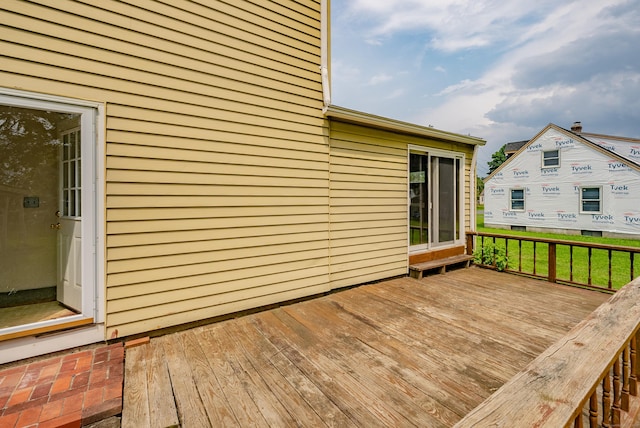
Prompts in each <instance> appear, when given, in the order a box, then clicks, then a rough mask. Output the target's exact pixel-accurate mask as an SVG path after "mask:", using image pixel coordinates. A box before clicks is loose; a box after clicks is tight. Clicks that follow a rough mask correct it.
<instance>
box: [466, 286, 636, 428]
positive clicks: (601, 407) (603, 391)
mask: <svg viewBox="0 0 640 428" xmlns="http://www.w3.org/2000/svg"><path fill="white" fill-rule="evenodd" d="M638 302H640V278H638V279H636V280H635V281H632V282H630V283H629V284H627V285H625V286H624V287H623V288H622V289H621V290H620V291H618V292H617V293H616V294H615V295H613V296H612V297H611V298H610V299H609V301H607V302H605V303H604V304H602V305H601V306H600V307H599V308H598V309H596V310H595V311H594V312H593V313H592V314H591V315H590V316H589V317H588V318H587V319H585V320H584V321H582V322H581V323H579V324H578V325H577V326H575V327H574V328H573V329H572V330H571V331H570V332H569V333H567V335H566V336H564V337H563V338H562V339H560V340H558V341H557V342H556V343H555V344H553V345H552V346H551V347H550V348H548V349H547V350H546V351H545V352H544V353H543V354H541V355H540V356H539V357H538V358H536V359H535V360H534V361H533V362H532V363H531V364H530V365H529V366H528V367H527V368H526V369H524V370H523V371H521V372H520V373H518V374H517V375H516V376H514V377H513V378H512V379H511V380H509V381H508V382H507V383H506V384H504V385H503V386H502V388H500V389H499V390H498V391H496V392H495V393H494V394H493V395H492V396H490V397H489V398H488V399H487V400H486V401H484V402H483V403H481V404H480V405H479V406H478V407H476V408H475V409H474V410H473V411H471V412H470V413H469V414H468V415H467V416H465V417H464V418H463V419H462V420H461V421H460V422H459V423H458V424H457V425H456V427H458V428H462V427H477V426H491V427H533V426H535V427H554V428H556V427H583V426H590V427H618V426H623V427H624V426H633V423H634V419H635V417H636V416H637V412H638V409H639V408H640V398H638V392H639V391H638V382H639V378H640V369H639V363H640V358H639V356H638V345H639V344H640V337H639V336H640V334H639V333H638V330H639V327H640V304H638Z"/></svg>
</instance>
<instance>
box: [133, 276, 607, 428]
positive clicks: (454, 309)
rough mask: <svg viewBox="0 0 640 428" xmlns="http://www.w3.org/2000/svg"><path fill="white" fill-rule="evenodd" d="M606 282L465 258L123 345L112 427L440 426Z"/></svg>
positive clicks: (550, 338)
mask: <svg viewBox="0 0 640 428" xmlns="http://www.w3.org/2000/svg"><path fill="white" fill-rule="evenodd" d="M608 297H609V296H608V295H606V294H601V293H597V292H594V291H586V290H580V289H576V288H570V287H566V286H558V285H552V284H550V283H547V282H543V281H539V280H532V279H527V278H523V277H519V276H516V275H511V274H505V273H497V272H494V271H490V270H485V269H481V268H475V267H472V268H468V269H460V270H456V271H451V272H447V273H446V274H442V275H433V276H428V277H426V278H424V279H423V280H421V281H418V280H416V279H412V278H399V279H393V280H390V281H385V282H380V283H376V284H372V285H365V286H361V287H357V288H353V289H349V290H345V291H341V292H337V293H333V294H330V295H327V296H323V297H319V298H316V299H313V300H309V301H305V302H302V303H297V304H293V305H289V306H284V307H281V308H278V309H273V310H269V311H265V312H261V313H257V314H252V315H247V316H243V317H240V318H236V319H233V320H229V321H224V322H220V323H217V324H212V325H208V326H205V327H199V328H195V329H192V330H188V331H184V332H180V333H175V334H170V335H166V336H163V337H159V338H154V339H152V340H151V341H150V343H149V344H147V345H143V346H140V347H136V348H131V349H129V350H127V353H126V360H125V361H126V369H125V391H124V407H123V415H122V426H123V427H125V428H126V427H136V428H137V427H145V426H149V427H161V426H172V425H175V426H178V425H179V426H183V427H206V426H215V427H218V426H225V427H226V426H242V427H245V426H278V427H279V426H363V427H374V426H420V427H427V426H428V427H449V426H452V425H454V424H455V423H456V422H457V421H459V420H460V419H461V418H462V417H463V416H465V415H466V414H467V413H468V412H470V411H471V410H472V409H473V408H475V407H476V406H477V405H478V404H480V403H481V402H482V401H484V400H485V399H486V398H487V397H489V396H490V395H491V394H492V393H493V392H494V391H495V390H496V389H498V388H499V387H500V386H501V385H503V384H504V383H505V382H506V381H507V380H509V379H510V378H511V377H512V376H514V375H515V374H516V373H518V372H519V371H520V370H521V369H523V368H524V367H525V366H526V365H527V364H528V363H529V362H531V361H532V360H533V359H534V358H535V357H536V356H537V355H538V354H540V353H541V352H542V351H544V350H545V349H546V348H547V347H549V346H550V345H551V344H552V343H553V342H555V341H556V340H557V339H559V338H560V337H561V336H563V335H564V334H565V333H566V332H567V331H568V330H569V329H570V328H571V327H572V326H574V325H575V324H576V323H577V322H579V321H580V320H582V319H583V318H585V317H586V316H587V315H588V314H589V313H590V312H591V311H593V310H594V309H595V308H596V307H597V306H599V305H600V303H602V302H604V301H605V300H607V299H608Z"/></svg>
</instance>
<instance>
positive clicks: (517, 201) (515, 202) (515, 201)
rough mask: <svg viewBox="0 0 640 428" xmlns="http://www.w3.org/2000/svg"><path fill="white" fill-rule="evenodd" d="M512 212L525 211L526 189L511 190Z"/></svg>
mask: <svg viewBox="0 0 640 428" xmlns="http://www.w3.org/2000/svg"><path fill="white" fill-rule="evenodd" d="M511 211H524V189H511Z"/></svg>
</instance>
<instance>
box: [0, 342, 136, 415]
mask: <svg viewBox="0 0 640 428" xmlns="http://www.w3.org/2000/svg"><path fill="white" fill-rule="evenodd" d="M123 363H124V347H123V346H122V343H116V344H113V345H108V346H104V347H100V348H96V349H91V350H85V351H79V352H75V353H72V354H68V355H63V356H59V357H54V358H49V359H45V360H41V361H36V362H32V363H30V364H25V365H21V366H16V367H11V368H8V369H5V370H1V371H0V427H2V428H5V427H6V428H22V427H29V428H49V427H69V428H71V427H80V426H82V425H86V424H90V423H93V422H96V421H99V420H101V419H104V418H107V417H109V416H113V415H117V414H119V413H121V411H122V385H123V374H124V370H123Z"/></svg>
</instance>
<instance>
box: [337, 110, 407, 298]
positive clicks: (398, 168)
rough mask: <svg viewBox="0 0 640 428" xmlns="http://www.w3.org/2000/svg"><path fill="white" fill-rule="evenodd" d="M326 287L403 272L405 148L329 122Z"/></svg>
mask: <svg viewBox="0 0 640 428" xmlns="http://www.w3.org/2000/svg"><path fill="white" fill-rule="evenodd" d="M330 128H331V133H330V136H331V138H330V144H331V151H330V155H331V157H330V167H329V168H330V179H331V180H330V218H331V232H330V233H331V249H330V252H331V287H332V288H337V287H342V286H346V285H351V284H354V283H359V282H366V281H372V280H376V279H381V278H386V277H389V276H395V275H403V274H406V272H407V144H406V142H404V141H403V139H402V138H401V137H399V136H398V135H395V134H392V133H388V132H384V131H375V130H374V131H372V130H370V129H367V128H364V127H361V126H357V125H351V124H346V123H342V122H338V121H331V127H330Z"/></svg>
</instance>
